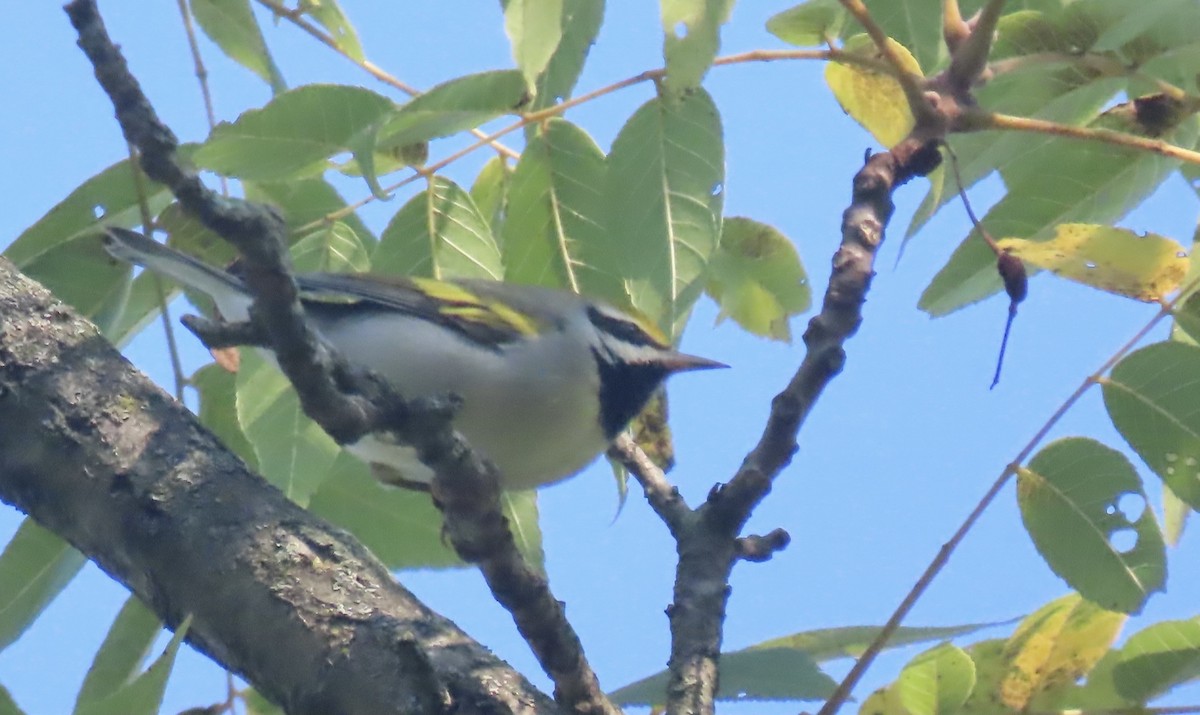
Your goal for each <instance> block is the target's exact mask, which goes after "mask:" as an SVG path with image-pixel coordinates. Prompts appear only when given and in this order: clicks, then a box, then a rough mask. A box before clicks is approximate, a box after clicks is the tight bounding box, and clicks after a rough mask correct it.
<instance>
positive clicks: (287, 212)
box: [244, 177, 379, 246]
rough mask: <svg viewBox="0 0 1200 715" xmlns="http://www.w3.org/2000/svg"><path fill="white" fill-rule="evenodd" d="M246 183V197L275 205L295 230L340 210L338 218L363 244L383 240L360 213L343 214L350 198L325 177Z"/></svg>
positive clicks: (369, 244)
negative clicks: (339, 191)
mask: <svg viewBox="0 0 1200 715" xmlns="http://www.w3.org/2000/svg"><path fill="white" fill-rule="evenodd" d="M244 186H245V187H246V198H248V199H250V200H252V201H262V202H265V203H269V204H272V205H274V206H275V207H277V208H278V209H279V210H280V211H281V212H283V217H284V219H285V220H286V221H287V225H288V228H289V229H291V230H292V231H295V230H296V229H298V228H299V227H301V226H305V225H307V224H310V223H313V222H314V221H320V220H322V219H325V218H326V217H327V216H329V215H331V214H335V213H336V214H338V215H339V216H338V219H337V220H338V221H341V222H342V223H345V224H346V225H348V226H349V227H350V228H352V229H354V233H355V235H356V236H358V237H359V239H360V240H362V242H363V243H365V244H367V245H368V246H374V245H375V244H376V243H378V241H379V239H378V238H376V237H375V233H374V232H373V231H371V229H369V228H367V225H366V224H365V223H363V221H362V219H361V218H359V217H358V214H356V213H349V214H345V215H342V214H344V212H345V209H346V205H347V204H346V200H345V199H343V198H342V196H341V194H339V193H338V191H337V189H335V188H333V185H332V184H330V183H329V182H328V181H326V180H325V179H323V178H320V177H313V178H308V179H293V180H291V181H284V182H278V183H251V182H247V183H245V184H244Z"/></svg>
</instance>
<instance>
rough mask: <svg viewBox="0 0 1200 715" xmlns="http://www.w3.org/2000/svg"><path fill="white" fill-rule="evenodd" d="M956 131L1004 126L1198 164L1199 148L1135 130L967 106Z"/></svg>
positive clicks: (1199, 159)
mask: <svg viewBox="0 0 1200 715" xmlns="http://www.w3.org/2000/svg"><path fill="white" fill-rule="evenodd" d="M956 129H957V130H960V131H978V130H982V129H1007V130H1010V131H1017V132H1032V133H1036V134H1050V135H1053V136H1060V137H1067V138H1069V139H1083V140H1090V141H1098V142H1104V143H1105V144H1112V145H1114V146H1119V147H1125V148H1127V149H1136V150H1139V151H1147V152H1150V153H1153V154H1158V155H1160V156H1165V157H1168V158H1171V159H1178V160H1180V161H1184V162H1187V163H1189V164H1200V152H1198V151H1193V150H1191V149H1185V148H1183V147H1181V146H1176V145H1174V144H1171V143H1169V142H1165V141H1161V140H1159V139H1147V138H1146V137H1140V136H1137V135H1136V134H1128V133H1126V132H1118V131H1114V130H1112V129H1095V128H1092V127H1077V126H1073V125H1070V124H1060V123H1059V122H1051V121H1047V120H1045V119H1035V118H1032V117H1016V116H1012V115H1009V114H996V113H992V112H985V111H982V110H971V111H968V112H966V113H964V114H963V116H962V117H961V119H960V122H959V126H957V127H956Z"/></svg>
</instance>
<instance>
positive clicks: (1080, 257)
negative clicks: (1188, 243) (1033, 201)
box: [997, 223, 1188, 303]
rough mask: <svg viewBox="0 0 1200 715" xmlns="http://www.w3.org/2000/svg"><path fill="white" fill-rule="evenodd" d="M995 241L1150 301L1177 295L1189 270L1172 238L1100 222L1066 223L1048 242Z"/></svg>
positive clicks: (1031, 260) (1078, 277) (1031, 259)
mask: <svg viewBox="0 0 1200 715" xmlns="http://www.w3.org/2000/svg"><path fill="white" fill-rule="evenodd" d="M997 243H999V245H1000V248H1001V249H1002V250H1004V251H1006V252H1008V253H1011V254H1013V255H1015V256H1016V257H1017V258H1020V259H1021V260H1022V261H1024V262H1025V263H1026V264H1027V265H1033V266H1037V267H1038V268H1045V269H1047V270H1049V271H1051V272H1053V273H1055V274H1056V275H1058V276H1061V277H1063V278H1066V279H1068V280H1073V281H1076V282H1079V283H1083V284H1084V285H1088V286H1091V287H1093V288H1098V289H1100V290H1104V291H1108V292H1110V293H1116V294H1117V295H1123V296H1126V297H1128V298H1133V299H1135V300H1141V301H1145V302H1149V303H1153V302H1157V301H1159V300H1161V299H1162V297H1163V296H1164V295H1166V294H1168V293H1173V292H1174V291H1175V289H1176V288H1178V287H1179V283H1180V281H1182V280H1183V276H1184V273H1186V272H1187V268H1188V258H1187V253H1186V252H1185V251H1184V250H1183V246H1181V245H1179V244H1178V243H1176V242H1175V241H1172V240H1171V239H1169V238H1165V237H1163V236H1159V235H1157V234H1154V233H1146V234H1143V235H1140V236H1139V235H1138V234H1136V233H1134V232H1133V231H1129V230H1127V229H1122V228H1115V227H1112V226H1101V225H1098V224H1087V223H1064V224H1059V225H1058V226H1057V227H1056V228H1055V231H1054V237H1053V238H1050V239H1048V240H1045V241H1026V240H1025V239H1023V238H1002V239H1000V240H999V241H998V242H997Z"/></svg>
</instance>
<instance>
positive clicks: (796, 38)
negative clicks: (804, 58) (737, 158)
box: [767, 0, 846, 47]
mask: <svg viewBox="0 0 1200 715" xmlns="http://www.w3.org/2000/svg"><path fill="white" fill-rule="evenodd" d="M845 22H846V11H845V9H844V8H843V7H842V4H841V3H840V2H838V0H807V2H802V3H800V4H799V5H796V6H795V7H790V8H788V9H787V10H784V11H783V12H780V13H777V14H775V15H772V16H771V19H769V20H767V32H769V33H771V34H772V35H774V36H776V37H778V38H779V39H781V40H783V41H784V42H786V43H788V44H789V45H795V46H797V47H817V46H820V45H824V44H825V43H826V41H827V40H829V39H830V38H834V37H837V36H838V35H839V34H841V31H842V26H843V25H844V24H845Z"/></svg>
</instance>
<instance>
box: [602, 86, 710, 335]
mask: <svg viewBox="0 0 1200 715" xmlns="http://www.w3.org/2000/svg"><path fill="white" fill-rule="evenodd" d="M724 180H725V149H724V144H723V140H722V129H721V118H720V115H719V114H718V113H717V107H716V105H715V104H714V103H713V101H712V98H711V97H710V96H709V95H708V93H707V92H705V91H704V90H703V89H700V90H697V91H696V92H695V93H693V94H689V95H688V96H686V97H684V98H682V99H681V100H679V101H678V102H668V101H666V100H664V99H661V98H656V99H652V100H650V101H649V102H646V103H645V104H643V105H642V106H641V107H640V108H639V109H638V110H637V111H636V112H634V114H633V116H632V117H630V118H629V120H628V121H627V122H626V123H625V126H624V127H622V128H621V131H620V133H619V134H618V135H617V138H616V140H615V141H613V145H612V151H611V152H610V153H609V156H608V179H607V181H606V182H605V183H606V186H607V191H606V196H607V200H606V207H607V215H608V242H609V244H610V248H609V250H611V251H612V252H613V253H614V254H615V255H619V256H621V261H622V266H623V267H622V271H621V275H622V276H623V277H624V278H625V285H626V287H627V288H628V290H629V292H630V298H631V300H632V302H633V305H634V307H636V308H637V309H638V310H640V311H642V313H644V314H645V315H647V316H648V317H649V318H650V319H651V320H652V321H654V322H655V323H657V324H658V325H659V327H660V328H662V330H663V332H664V333H667V334H668V335H671V336H672V337H676V338H677V337H678V336H679V332H678V329H679V328H680V327H681V326H682V323H683V321H684V320H685V319H686V318H687V316H688V314H689V313H690V311H691V308H692V305H693V304H694V303H695V301H696V299H697V298H699V297H700V293H701V291H702V290H703V288H704V283H705V280H706V277H707V271H708V261H709V258H710V257H711V256H712V254H713V251H715V250H716V248H717V242H718V237H719V235H720V228H721V206H722V203H723V198H724V197H723V191H722V189H723V182H724Z"/></svg>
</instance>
